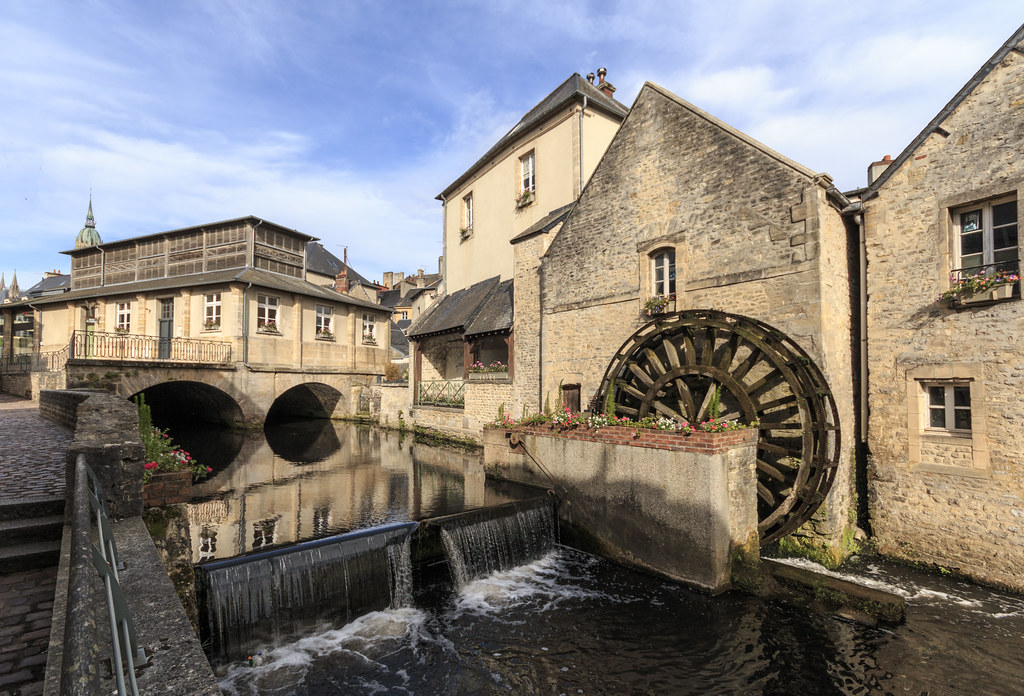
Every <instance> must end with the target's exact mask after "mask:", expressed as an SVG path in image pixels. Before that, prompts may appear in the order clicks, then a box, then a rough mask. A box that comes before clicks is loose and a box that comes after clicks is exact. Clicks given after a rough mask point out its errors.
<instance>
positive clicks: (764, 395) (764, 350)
mask: <svg viewBox="0 0 1024 696" xmlns="http://www.w3.org/2000/svg"><path fill="white" fill-rule="evenodd" d="M716 389H717V391H718V395H719V398H720V407H719V418H720V419H728V420H734V419H738V420H740V421H742V422H745V423H751V422H753V421H754V420H757V421H759V423H760V426H759V438H758V445H757V496H758V501H757V503H758V521H759V522H758V531H759V533H760V537H761V544H762V545H764V544H766V543H769V542H771V541H774V540H776V539H779V538H781V537H783V536H786V535H787V534H789V533H791V532H792V531H794V530H795V529H796V528H797V527H799V526H800V525H801V524H803V523H804V522H806V521H807V520H809V519H810V518H811V516H812V515H813V514H814V512H815V511H816V510H817V509H818V506H819V505H820V504H821V503H822V501H823V500H824V499H825V495H826V494H827V493H828V491H829V489H830V488H831V486H832V481H833V479H834V478H835V472H836V467H837V466H838V464H839V437H840V432H839V414H838V411H837V409H836V403H835V399H834V398H833V397H832V392H831V390H830V389H829V387H828V383H827V382H826V381H825V377H824V376H823V375H822V374H821V371H820V370H819V369H818V367H817V366H816V365H815V364H814V362H813V361H812V360H811V358H810V357H809V356H808V355H807V353H806V352H805V351H804V350H803V349H802V348H800V346H798V345H797V344H796V343H794V342H793V341H792V340H791V339H790V338H789V337H788V336H786V335H785V334H783V333H782V332H781V331H777V330H776V329H773V328H772V327H771V326H769V325H767V324H765V323H763V322H760V321H756V320H754V319H750V318H748V317H742V316H738V315H734V314H726V313H725V312H718V311H714V310H689V311H684V312H677V313H674V314H668V315H665V316H664V317H660V318H658V319H655V320H654V321H652V322H650V323H649V324H646V325H645V326H643V327H642V328H641V329H640V330H639V331H637V332H636V333H634V334H633V335H632V336H631V337H630V338H629V339H628V340H627V341H626V342H625V343H623V344H622V347H621V348H620V349H619V351H618V352H617V353H616V355H615V357H614V359H613V360H612V361H611V364H610V365H609V366H608V369H607V371H606V372H605V375H604V379H603V380H602V382H601V387H600V390H599V392H598V394H597V398H598V402H597V403H598V407H599V408H602V407H603V406H604V405H605V404H607V403H608V401H607V400H608V398H609V390H610V391H611V399H612V400H613V401H614V403H615V412H616V413H617V414H618V415H625V416H629V417H631V418H634V419H639V418H644V417H646V416H648V415H650V416H655V417H657V416H664V417H667V418H672V419H674V420H677V421H678V420H685V421H688V422H690V423H694V424H696V423H700V422H703V421H705V420H708V418H709V406H711V404H712V401H713V399H714V395H715V393H716Z"/></svg>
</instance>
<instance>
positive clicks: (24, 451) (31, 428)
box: [0, 394, 73, 500]
mask: <svg viewBox="0 0 1024 696" xmlns="http://www.w3.org/2000/svg"><path fill="white" fill-rule="evenodd" d="M72 438H73V433H72V432H71V431H70V430H68V429H67V428H65V427H63V426H60V425H57V424H56V423H51V422H50V421H48V420H45V419H43V418H42V417H41V416H40V415H39V407H38V406H37V405H36V404H34V403H32V402H31V401H26V400H24V399H18V398H15V397H13V396H9V395H8V394H0V500H2V499H4V498H17V499H24V498H54V497H57V498H63V497H64V453H65V452H66V451H67V448H68V445H70V444H71V440H72Z"/></svg>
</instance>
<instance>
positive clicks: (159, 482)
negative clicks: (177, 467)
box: [142, 471, 192, 507]
mask: <svg viewBox="0 0 1024 696" xmlns="http://www.w3.org/2000/svg"><path fill="white" fill-rule="evenodd" d="M191 498H192V472H191V471H174V472H171V473H167V474H154V475H153V478H151V479H150V480H149V483H147V484H145V485H143V486H142V500H143V502H144V503H145V506H146V507H160V506H161V505H174V504H176V503H187V502H188V501H189V500H190V499H191Z"/></svg>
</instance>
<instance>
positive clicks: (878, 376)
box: [864, 45, 1024, 590]
mask: <svg viewBox="0 0 1024 696" xmlns="http://www.w3.org/2000/svg"><path fill="white" fill-rule="evenodd" d="M1022 48H1024V45H1019V46H1018V50H1020V49H1022ZM940 125H941V129H942V132H938V131H936V132H933V133H932V134H930V135H929V136H928V137H927V139H926V140H925V141H924V142H923V143H922V144H921V145H920V146H919V147H918V148H917V149H916V151H914V152H913V153H911V156H910V157H909V158H908V159H907V160H906V161H904V162H903V163H902V165H901V166H900V167H899V169H898V170H896V171H894V172H892V173H890V174H891V175H890V178H889V179H888V180H887V181H886V182H884V184H883V185H882V186H881V188H880V189H879V191H878V195H877V197H875V198H872V199H869V200H867V201H865V204H864V221H865V235H866V243H867V261H868V265H867V272H868V293H869V300H868V338H869V348H868V361H869V370H870V372H869V379H868V385H869V400H870V421H869V428H868V432H869V448H870V452H871V460H870V461H871V466H870V467H869V474H870V479H869V493H870V495H869V500H870V512H871V525H872V531H873V533H874V534H875V536H876V537H877V538H878V541H879V548H880V549H881V550H882V551H884V552H886V553H889V554H892V555H894V556H899V557H903V558H909V559H915V560H923V561H927V562H930V563H935V564H939V565H942V566H945V567H949V568H955V569H957V570H960V571H961V572H964V573H967V574H970V575H972V576H974V577H975V578H977V579H980V580H984V581H988V582H994V583H1000V584H1004V585H1008V586H1012V587H1015V588H1016V589H1018V590H1020V589H1024V580H1022V578H1024V459H1022V458H1021V452H1024V429H1022V428H1021V423H1022V422H1024V401H1022V400H1021V389H1022V386H1024V385H1022V378H1024V371H1022V367H1024V362H1022V358H1021V356H1022V355H1024V302H1021V301H1020V300H1018V299H1016V298H1015V299H1012V300H1008V301H1005V302H1001V303H998V304H995V305H991V306H974V307H968V308H966V309H964V310H962V311H955V310H952V309H950V308H948V307H946V306H945V305H943V304H941V303H939V302H937V301H936V297H937V296H938V295H939V294H940V293H942V292H943V291H944V290H946V289H948V288H949V275H950V271H951V270H952V269H953V268H956V265H957V256H956V253H957V245H956V234H957V230H956V227H955V225H956V218H955V215H954V213H955V209H956V208H958V207H959V206H963V205H968V204H974V203H979V204H984V203H985V202H986V201H987V200H991V199H993V198H996V197H1003V196H1007V195H1010V196H1015V197H1016V200H1017V220H1018V229H1019V227H1020V225H1021V223H1024V158H1022V157H1021V152H1022V151H1024V55H1021V54H1020V53H1017V52H1014V51H1011V52H1010V53H1009V54H1008V55H1007V56H1006V57H1005V58H1004V59H1003V60H1002V62H1001V63H1000V64H999V65H997V66H995V67H994V68H993V69H992V71H991V72H990V73H989V74H988V76H987V77H985V79H984V80H983V81H982V82H981V83H980V84H979V85H978V86H977V87H976V88H975V89H974V90H973V91H972V92H971V93H970V94H969V95H968V96H967V97H966V98H965V99H964V100H963V101H962V102H961V103H960V104H959V105H958V106H957V107H956V109H955V110H954V111H953V112H952V113H951V114H950V115H949V116H948V117H946V118H945V120H944V121H943V122H942V123H941V124H940ZM929 377H933V378H945V379H956V378H960V379H961V380H962V383H964V384H968V383H969V384H970V391H971V411H972V423H971V428H972V431H971V433H969V434H968V438H969V439H968V442H969V443H970V444H969V446H968V447H965V446H964V443H963V442H952V441H951V442H950V444H942V442H938V443H936V442H935V440H934V436H930V435H929V432H928V431H927V430H926V429H925V420H924V416H925V414H926V413H927V409H926V408H922V406H921V404H922V403H923V399H924V394H923V387H922V384H923V383H924V382H926V381H927V379H928V378H929Z"/></svg>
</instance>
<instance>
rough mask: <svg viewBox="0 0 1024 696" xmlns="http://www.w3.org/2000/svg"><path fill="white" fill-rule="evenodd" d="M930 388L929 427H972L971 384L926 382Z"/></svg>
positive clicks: (926, 385)
mask: <svg viewBox="0 0 1024 696" xmlns="http://www.w3.org/2000/svg"><path fill="white" fill-rule="evenodd" d="M924 387H925V389H927V390H928V427H929V428H938V429H940V430H964V431H967V430H970V429H971V386H970V385H969V384H946V385H942V384H925V385H924Z"/></svg>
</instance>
